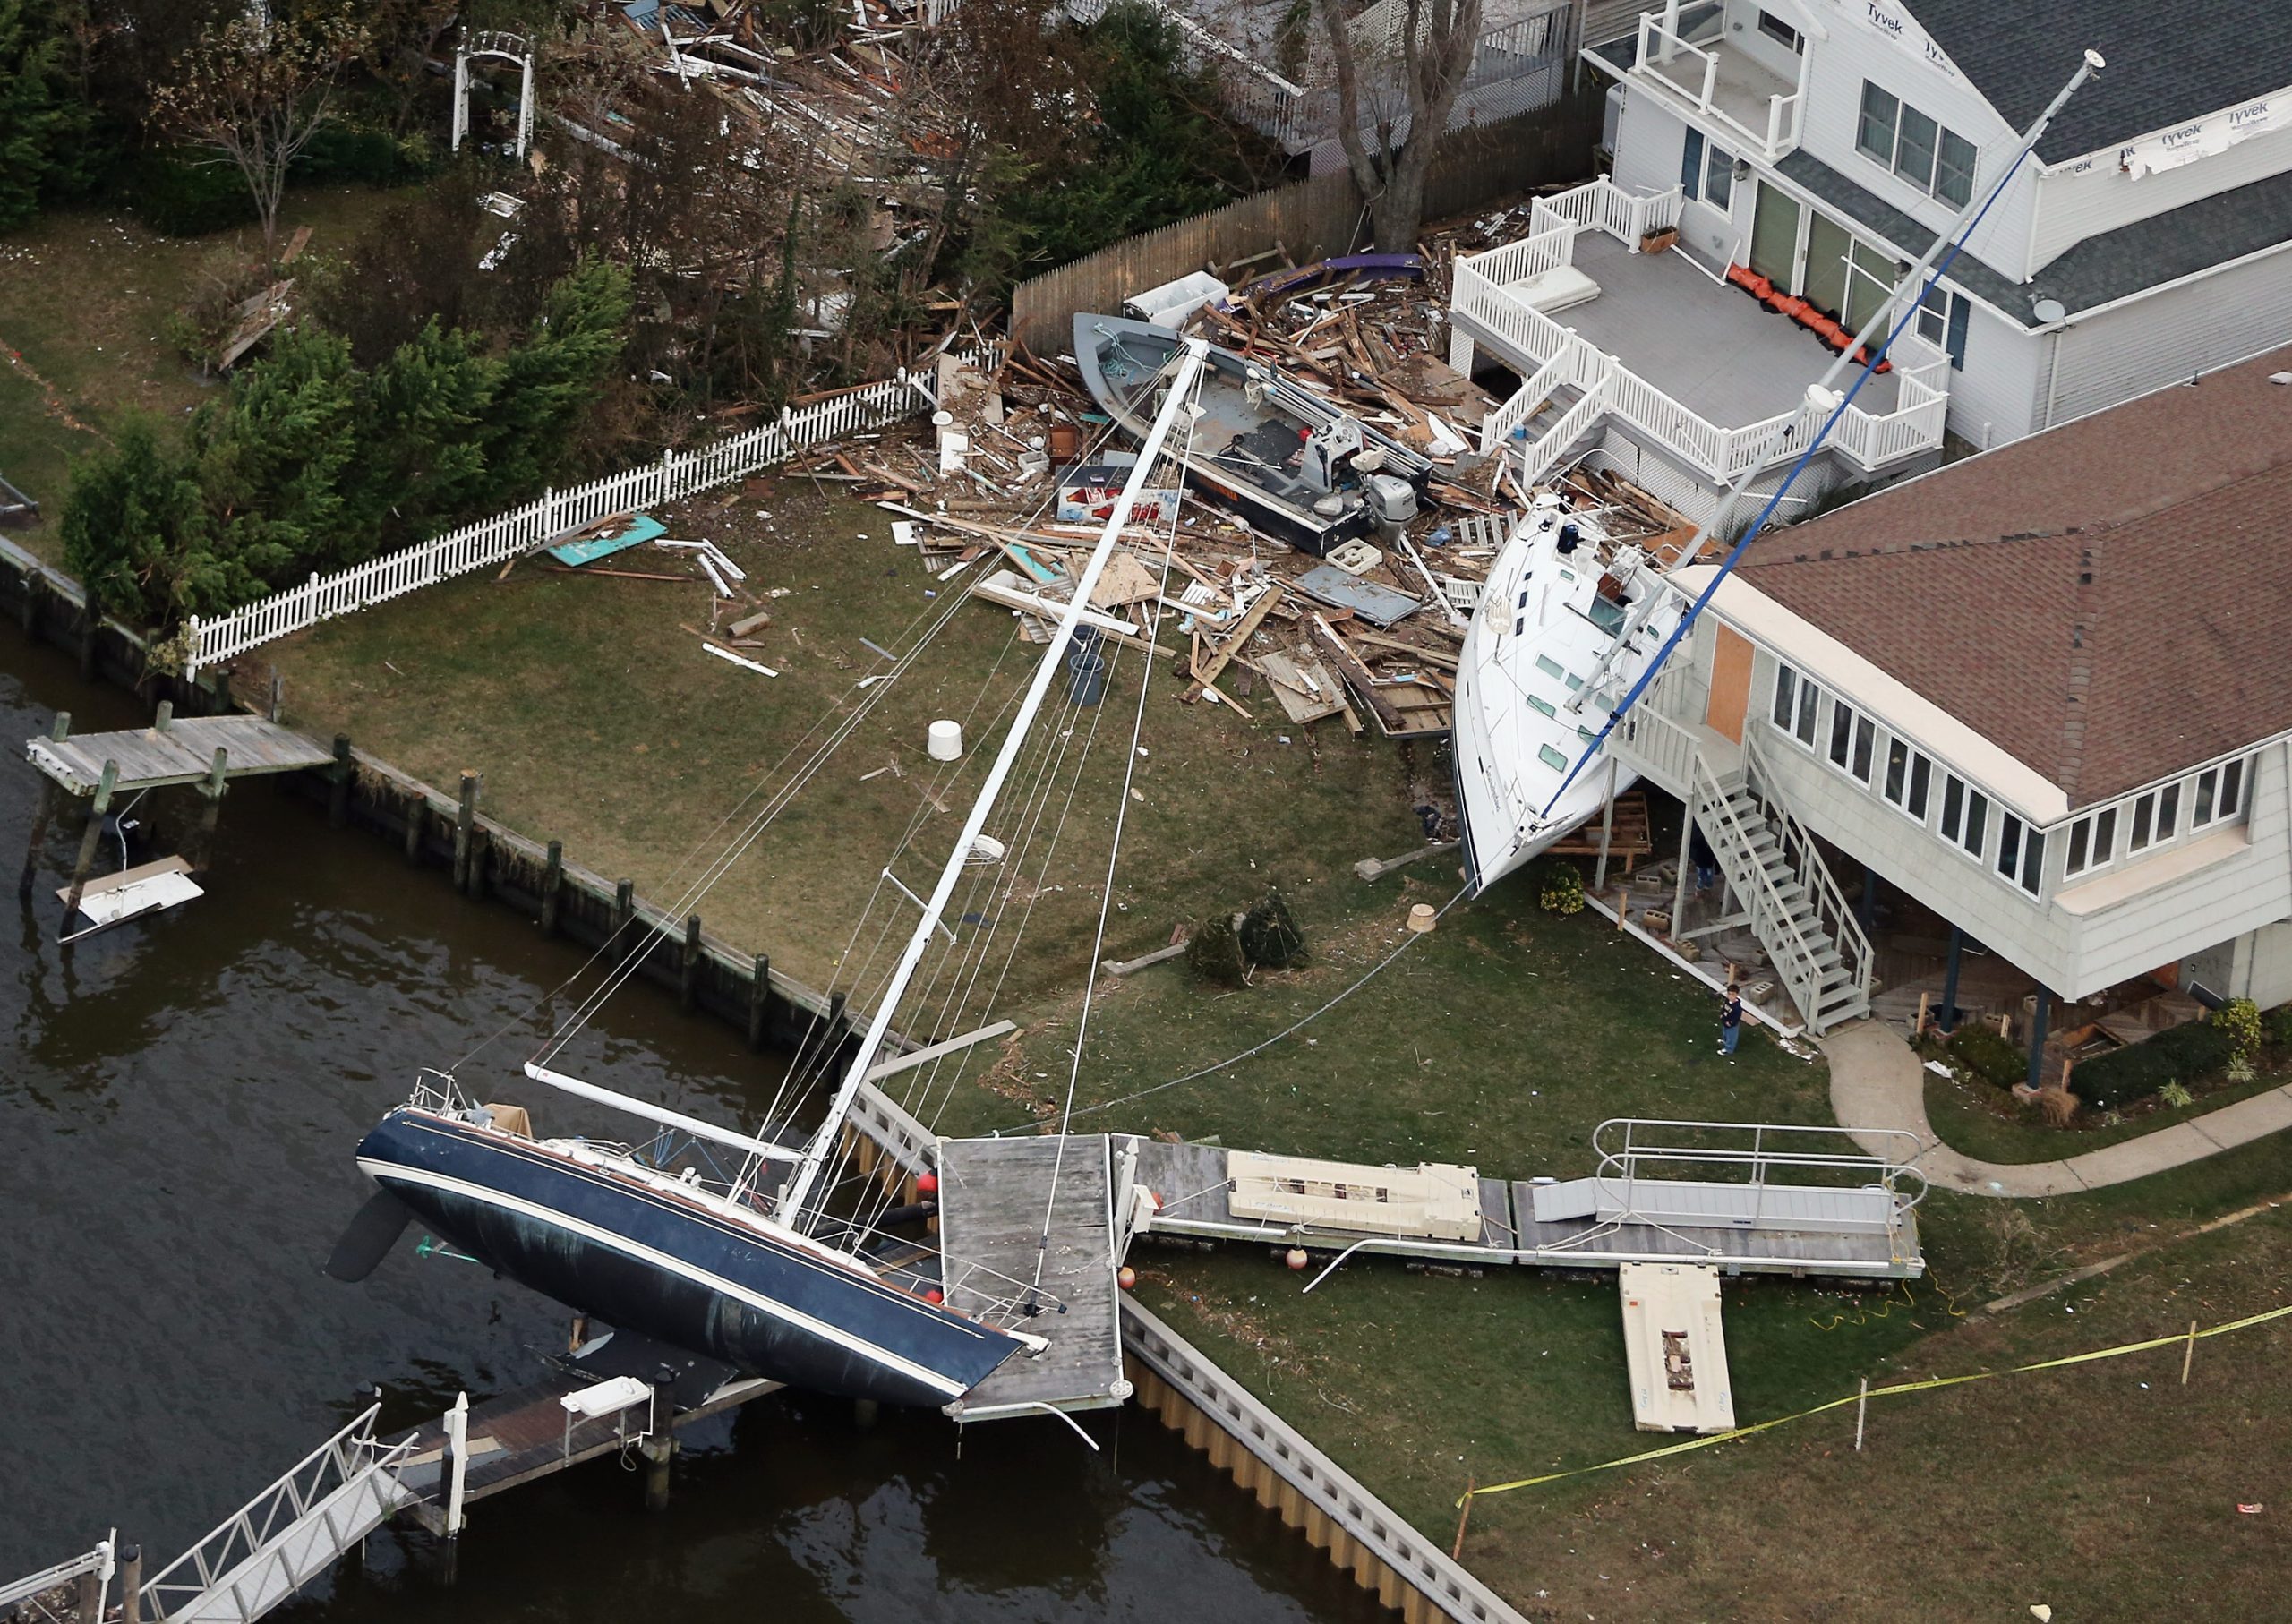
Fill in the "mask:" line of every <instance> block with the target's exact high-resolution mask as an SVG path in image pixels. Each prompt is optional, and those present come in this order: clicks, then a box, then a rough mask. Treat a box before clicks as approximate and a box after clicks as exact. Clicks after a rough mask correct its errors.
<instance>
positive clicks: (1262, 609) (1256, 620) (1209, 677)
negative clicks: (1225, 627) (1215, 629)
mask: <svg viewBox="0 0 2292 1624" xmlns="http://www.w3.org/2000/svg"><path fill="white" fill-rule="evenodd" d="M1280 601H1281V583H1280V582H1279V581H1276V582H1275V583H1274V584H1273V585H1270V586H1269V587H1267V588H1266V589H1265V595H1264V596H1263V597H1261V598H1260V599H1259V600H1258V601H1257V602H1256V603H1253V604H1251V605H1250V607H1249V612H1248V613H1247V614H1244V616H1243V617H1242V618H1241V619H1240V620H1238V621H1236V622H1235V625H1234V629H1233V632H1232V635H1230V636H1229V637H1227V639H1226V640H1225V642H1224V644H1223V645H1216V644H1213V645H1211V646H1210V659H1209V661H1208V662H1207V663H1202V662H1197V663H1196V664H1195V666H1194V668H1193V680H1194V681H1195V682H1196V683H1198V684H1200V685H1201V686H1202V688H1210V687H1212V686H1213V685H1215V684H1216V682H1217V680H1218V679H1219V675H1220V674H1221V673H1223V672H1224V671H1225V669H1226V667H1227V664H1228V662H1231V661H1232V659H1233V658H1234V656H1235V655H1236V654H1239V653H1241V652H1242V647H1243V645H1244V644H1246V643H1247V642H1248V641H1249V640H1250V638H1251V637H1254V636H1255V635H1256V633H1257V628H1259V627H1260V626H1261V625H1262V624H1264V621H1265V617H1266V616H1267V615H1269V614H1270V613H1271V612H1272V611H1273V606H1274V605H1275V604H1276V603H1279V602H1280ZM1185 697H1187V698H1193V697H1194V696H1193V695H1192V694H1188V695H1186V696H1185ZM1219 697H1221V698H1222V697H1224V696H1222V695H1221V696H1219ZM1232 703H1233V702H1232V701H1231V700H1227V704H1229V705H1230V704H1232ZM1235 708H1236V710H1237V711H1238V710H1239V709H1240V708H1241V707H1240V706H1238V705H1236V706H1235ZM1246 720H1247V718H1246V717H1244V721H1246Z"/></svg>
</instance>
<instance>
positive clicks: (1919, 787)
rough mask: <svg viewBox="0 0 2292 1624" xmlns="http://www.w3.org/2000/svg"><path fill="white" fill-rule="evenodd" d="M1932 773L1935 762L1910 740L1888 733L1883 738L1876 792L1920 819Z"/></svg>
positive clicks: (1924, 817) (1923, 814) (1890, 803)
mask: <svg viewBox="0 0 2292 1624" xmlns="http://www.w3.org/2000/svg"><path fill="white" fill-rule="evenodd" d="M1933 774H1934V764H1933V763H1932V762H1931V761H1929V760H1928V759H1927V758H1926V756H1924V755H1923V754H1921V753H1920V752H1919V751H1917V750H1914V749H1912V748H1911V746H1910V744H1909V742H1908V741H1907V740H1904V739H1896V738H1894V737H1893V736H1891V735H1889V736H1888V737H1887V739H1886V772H1885V774H1884V775H1883V776H1882V777H1881V778H1880V780H1879V783H1878V793H1879V794H1881V795H1883V796H1885V797H1886V801H1887V804H1888V805H1890V806H1895V807H1900V808H1902V809H1903V811H1904V812H1907V813H1908V814H1909V815H1910V816H1912V817H1914V818H1916V819H1917V820H1918V821H1919V822H1920V823H1921V824H1922V823H1924V822H1925V821H1926V796H1927V791H1928V789H1929V786H1930V784H1931V782H1932V779H1933Z"/></svg>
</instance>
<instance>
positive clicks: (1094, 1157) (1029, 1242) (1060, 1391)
mask: <svg viewBox="0 0 2292 1624" xmlns="http://www.w3.org/2000/svg"><path fill="white" fill-rule="evenodd" d="M1123 1142H1124V1143H1125V1145H1127V1144H1128V1143H1130V1142H1131V1141H1126V1140H1125V1141H1123ZM1112 1148H1113V1147H1112V1143H1111V1141H1110V1140H1109V1137H1108V1135H1107V1134H1104V1133H1073V1134H1066V1135H1064V1136H1060V1135H1037V1134H1027V1135H1023V1136H1021V1137H1016V1138H1011V1139H950V1140H943V1141H940V1145H939V1248H940V1253H941V1260H942V1261H941V1267H942V1268H943V1269H944V1271H945V1283H946V1291H947V1306H948V1307H950V1308H954V1309H959V1310H961V1311H962V1312H964V1313H969V1314H978V1315H981V1316H983V1317H986V1318H988V1319H991V1320H993V1321H995V1322H996V1323H998V1324H1002V1325H1005V1326H1007V1327H1008V1328H1009V1329H1013V1330H1014V1331H1023V1332H1026V1333H1027V1334H1029V1335H1031V1336H1037V1337H1042V1338H1047V1339H1048V1341H1049V1343H1050V1346H1049V1347H1048V1348H1047V1349H1046V1350H1044V1351H1043V1352H1042V1353H1040V1354H1039V1355H1033V1356H1029V1355H1018V1356H1016V1357H1014V1358H1012V1359H1010V1360H1007V1361H1005V1363H1004V1365H1003V1367H1002V1369H1000V1370H998V1371H996V1372H995V1373H994V1374H993V1375H991V1376H989V1377H988V1379H987V1380H984V1381H982V1382H980V1383H979V1386H977V1387H976V1388H973V1389H971V1392H970V1393H969V1394H968V1395H966V1396H965V1397H962V1398H960V1399H958V1400H956V1401H955V1402H954V1404H952V1405H950V1406H947V1409H948V1414H950V1415H953V1416H954V1417H955V1419H956V1420H958V1421H988V1420H993V1419H996V1418H997V1417H1001V1416H1007V1415H1024V1414H1028V1413H1031V1412H1039V1411H1040V1410H1042V1409H1043V1408H1045V1407H1048V1408H1051V1409H1056V1410H1093V1409H1104V1408H1108V1407H1109V1406H1114V1405H1117V1404H1120V1403H1121V1402H1122V1401H1123V1400H1124V1399H1125V1398H1127V1397H1130V1383H1129V1381H1128V1380H1125V1378H1124V1375H1123V1370H1122V1328H1121V1323H1120V1312H1121V1311H1120V1306H1119V1304H1118V1303H1117V1301H1116V1298H1117V1296H1118V1295H1119V1293H1118V1291H1117V1289H1116V1284H1115V1271H1116V1268H1117V1267H1118V1266H1119V1265H1120V1263H1121V1257H1120V1255H1119V1254H1120V1252H1121V1250H1122V1237H1121V1235H1120V1234H1119V1233H1118V1232H1117V1230H1116V1222H1115V1220H1116V1213H1117V1211H1118V1210H1119V1209H1120V1206H1121V1203H1119V1202H1117V1201H1116V1191H1115V1188H1114V1186H1115V1184H1116V1161H1115V1160H1114V1159H1110V1151H1111V1150H1112ZM1062 1151H1063V1155H1062ZM1054 1175H1055V1178H1054ZM1054 1183H1055V1188H1054ZM1046 1214H1048V1220H1049V1221H1048V1233H1047V1235H1046V1226H1045V1221H1044V1220H1045V1217H1046ZM1038 1266H1039V1268H1040V1269H1041V1278H1040V1288H1039V1291H1037V1290H1034V1289H1032V1288H1033V1287H1034V1286H1035V1283H1036V1270H1037V1268H1038ZM1030 1301H1033V1302H1034V1303H1036V1304H1037V1305H1038V1312H1034V1313H1032V1314H1028V1313H1026V1312H1024V1304H1026V1303H1028V1302H1030ZM1014 1306H1016V1307H1017V1310H1018V1312H1013V1308H1014Z"/></svg>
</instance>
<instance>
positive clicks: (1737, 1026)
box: [1719, 986, 1743, 1060]
mask: <svg viewBox="0 0 2292 1624" xmlns="http://www.w3.org/2000/svg"><path fill="white" fill-rule="evenodd" d="M1742 1035H1743V995H1742V994H1741V993H1740V992H1738V991H1736V989H1735V988H1734V987H1732V986H1730V987H1728V988H1727V1007H1726V1008H1725V1009H1723V1010H1722V1011H1720V1012H1719V1052H1720V1053H1721V1054H1723V1055H1724V1056H1727V1058H1728V1059H1730V1060H1732V1059H1733V1058H1734V1057H1735V1039H1738V1038H1740V1037H1741V1036H1742Z"/></svg>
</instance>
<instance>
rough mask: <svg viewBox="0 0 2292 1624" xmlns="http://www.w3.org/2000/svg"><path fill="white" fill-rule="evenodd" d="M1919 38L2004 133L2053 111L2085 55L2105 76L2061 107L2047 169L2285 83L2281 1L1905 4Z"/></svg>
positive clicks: (2289, 40) (2291, 46)
mask: <svg viewBox="0 0 2292 1624" xmlns="http://www.w3.org/2000/svg"><path fill="white" fill-rule="evenodd" d="M1907 4H1908V5H1909V7H1910V13H1911V15H1912V16H1914V17H1916V18H1917V19H1918V21H1919V26H1920V27H1921V28H1923V29H1924V30H1926V31H1927V32H1928V33H1929V34H1930V35H1932V36H1933V38H1934V43H1935V44H1937V45H1938V46H1940V47H1942V49H1943V50H1944V51H1946V53H1948V55H1949V58H1950V60H1951V61H1952V62H1954V63H1955V64H1957V65H1958V67H1959V69H1960V70H1961V71H1962V72H1963V73H1964V74H1965V75H1966V77H1967V78H1969V79H1971V80H1972V81H1973V83H1974V88H1975V89H1976V90H1980V92H1981V93H1982V95H1983V96H1985V97H1987V98H1988V101H1989V105H1990V106H1991V107H1995V108H1997V112H1998V115H1999V116H2000V117H2002V118H2004V119H2005V122H2006V123H2007V124H2012V125H2013V126H2014V128H2015V129H2017V130H2021V129H2026V128H2027V127H2028V126H2029V124H2030V121H2031V120H2032V119H2034V118H2035V117H2036V116H2037V115H2039V113H2040V112H2042V111H2043V110H2044V108H2045V104H2046V103H2047V102H2048V101H2050V100H2052V99H2053V97H2054V93H2055V92H2056V91H2057V90H2060V89H2061V87H2062V85H2063V84H2064V83H2065V82H2066V81H2067V80H2068V78H2069V75H2070V74H2071V73H2073V72H2074V71H2075V69H2076V66H2077V56H2078V53H2079V52H2081V51H2083V50H2085V49H2086V48H2087V47H2091V48H2092V49H2095V50H2098V51H2100V53H2101V55H2102V56H2105V57H2106V58H2108V67H2107V68H2106V69H2105V70H2103V71H2102V72H2101V73H2098V74H2096V75H2095V76H2094V77H2093V79H2092V81H2091V82H2090V83H2088V84H2087V85H2085V87H2084V88H2083V89H2082V90H2079V91H2078V92H2077V94H2076V95H2074V96H2073V97H2071V98H2069V105H2068V106H2067V107H2064V108H2063V109H2062V110H2061V115H2060V116H2059V117H2058V118H2057V119H2055V120H2054V122H2053V124H2051V125H2050V126H2049V127H2048V129H2047V131H2046V132H2045V137H2044V139H2043V140H2042V141H2040V142H2039V143H2038V156H2039V157H2040V158H2043V159H2044V160H2045V161H2046V162H2047V163H2049V164H2057V163H2061V162H2063V161H2065V159H2069V158H2082V157H2084V156H2085V155H2086V154H2087V153H2089V152H2099V151H2102V150H2106V149H2108V148H2110V147H2113V146H2116V145H2118V144H2119V143H2121V142H2124V141H2132V140H2134V139H2135V138H2136V137H2139V136H2142V135H2151V134H2155V133H2157V132H2159V131H2163V130H2169V129H2171V128H2172V127H2173V126H2174V125H2176V124H2181V123H2184V122H2185V121H2186V120H2189V119H2193V118H2200V117H2202V116H2203V115H2205V114H2207V113H2218V112H2220V111H2222V110H2224V109H2226V108H2228V107H2236V106H2238V105H2240V104H2242V103H2244V102H2247V101H2251V100H2253V99H2254V98H2256V97H2261V96H2265V95H2267V94H2268V93H2269V92H2270V91H2271V90H2282V89H2284V87H2285V85H2286V84H2287V82H2288V81H2292V6H2288V5H2286V4H2283V3H2282V0H2055V3H2054V4H2046V5H2033V4H2026V3H2025V4H2019V5H2000V4H1997V0H1907Z"/></svg>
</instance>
